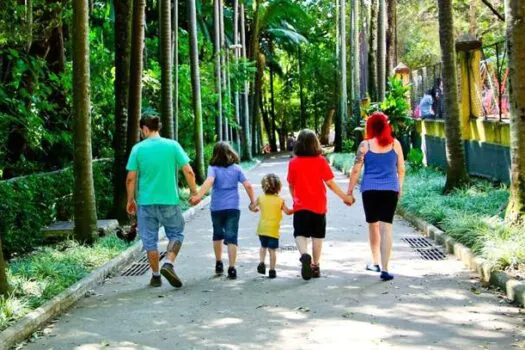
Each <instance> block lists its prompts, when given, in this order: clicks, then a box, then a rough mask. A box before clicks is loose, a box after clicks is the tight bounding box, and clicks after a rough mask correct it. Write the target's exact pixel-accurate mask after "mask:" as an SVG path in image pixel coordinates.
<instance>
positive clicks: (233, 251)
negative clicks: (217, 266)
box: [228, 244, 237, 267]
mask: <svg viewBox="0 0 525 350" xmlns="http://www.w3.org/2000/svg"><path fill="white" fill-rule="evenodd" d="M228 260H229V264H230V267H235V264H236V262H237V245H235V244H228Z"/></svg>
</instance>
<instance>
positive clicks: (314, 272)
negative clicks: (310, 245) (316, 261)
mask: <svg viewBox="0 0 525 350" xmlns="http://www.w3.org/2000/svg"><path fill="white" fill-rule="evenodd" d="M312 277H313V278H319V277H321V269H320V268H319V265H312Z"/></svg>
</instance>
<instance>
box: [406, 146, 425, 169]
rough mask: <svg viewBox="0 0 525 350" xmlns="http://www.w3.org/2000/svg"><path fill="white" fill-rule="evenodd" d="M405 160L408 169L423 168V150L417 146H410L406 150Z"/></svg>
mask: <svg viewBox="0 0 525 350" xmlns="http://www.w3.org/2000/svg"><path fill="white" fill-rule="evenodd" d="M407 162H408V164H409V165H410V170H412V171H416V172H417V171H419V170H421V168H423V151H422V150H421V149H419V148H412V149H410V151H409V152H408V157H407Z"/></svg>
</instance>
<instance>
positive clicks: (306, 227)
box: [293, 210, 326, 238]
mask: <svg viewBox="0 0 525 350" xmlns="http://www.w3.org/2000/svg"><path fill="white" fill-rule="evenodd" d="M293 228H294V233H293V236H294V237H297V236H302V237H307V238H308V237H312V238H325V236H326V215H325V214H317V213H314V212H312V211H309V210H300V211H297V212H295V213H294V214H293Z"/></svg>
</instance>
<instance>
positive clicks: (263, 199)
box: [257, 194, 284, 238]
mask: <svg viewBox="0 0 525 350" xmlns="http://www.w3.org/2000/svg"><path fill="white" fill-rule="evenodd" d="M257 201H258V203H259V209H260V210H261V216H260V219H259V227H258V228H257V234H258V235H260V236H268V237H272V238H279V236H280V228H281V220H282V218H283V212H282V208H283V204H284V200H283V199H282V198H281V197H279V196H277V195H267V194H264V195H262V196H260V197H259V198H258V199H257Z"/></svg>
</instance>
